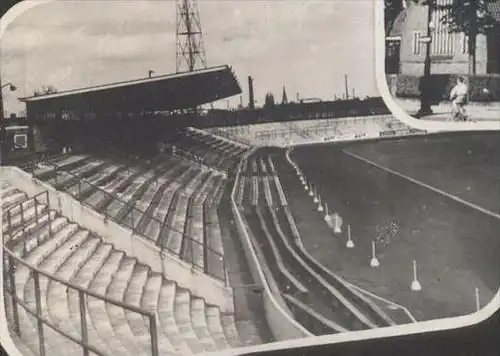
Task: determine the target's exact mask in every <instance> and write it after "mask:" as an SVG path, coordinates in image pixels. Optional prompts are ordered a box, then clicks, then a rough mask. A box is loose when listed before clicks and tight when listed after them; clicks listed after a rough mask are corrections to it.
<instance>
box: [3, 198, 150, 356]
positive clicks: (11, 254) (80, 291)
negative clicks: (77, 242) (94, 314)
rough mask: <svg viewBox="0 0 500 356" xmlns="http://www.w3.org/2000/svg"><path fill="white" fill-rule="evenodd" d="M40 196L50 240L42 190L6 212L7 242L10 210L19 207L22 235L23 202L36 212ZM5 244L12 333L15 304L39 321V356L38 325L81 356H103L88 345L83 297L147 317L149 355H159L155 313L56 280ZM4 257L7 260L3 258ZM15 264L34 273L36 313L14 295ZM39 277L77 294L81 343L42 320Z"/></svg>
mask: <svg viewBox="0 0 500 356" xmlns="http://www.w3.org/2000/svg"><path fill="white" fill-rule="evenodd" d="M42 195H45V196H46V199H47V206H48V208H49V209H48V212H47V213H46V214H47V215H48V219H49V222H48V224H49V238H50V237H52V234H53V232H52V229H50V224H51V223H52V219H51V217H50V216H51V211H50V200H49V199H50V196H49V193H48V191H44V192H41V193H39V194H37V195H35V196H33V197H29V198H27V199H24V200H23V201H21V202H18V203H16V204H14V205H13V206H11V207H9V208H8V209H7V213H8V216H9V220H8V227H7V230H6V232H5V233H4V234H3V235H8V236H9V241H11V240H12V238H13V236H12V232H13V230H15V229H13V228H12V226H11V220H10V212H11V211H12V210H13V209H16V208H17V207H21V220H22V221H21V224H22V226H23V232H24V223H25V222H24V216H23V214H22V206H23V204H25V203H26V202H28V201H31V200H33V201H34V202H35V209H36V204H37V198H38V197H40V196H42ZM36 216H37V220H38V218H39V217H38V214H37V215H36ZM25 239H26V235H25V234H24V233H23V234H22V235H21V237H20V238H18V239H16V240H18V241H19V240H23V242H22V243H24V246H25V247H26V241H25ZM5 242H6V240H5V237H4V238H3V239H2V244H3V253H4V261H5V260H8V266H9V269H8V270H7V269H4V274H3V278H7V276H8V277H9V278H10V283H8V285H9V287H8V288H5V291H6V292H7V293H9V294H10V296H11V298H12V310H13V315H14V323H15V325H14V326H15V328H14V330H16V331H17V332H18V333H19V332H20V323H19V315H18V311H17V305H20V306H21V307H22V308H23V309H24V310H25V311H26V312H28V313H29V314H32V315H33V316H34V317H35V318H36V319H37V320H38V339H39V347H40V354H41V356H44V355H45V341H44V339H43V328H42V326H41V324H40V323H43V324H46V325H48V326H49V327H50V328H52V329H53V330H54V331H56V332H57V333H59V334H61V335H63V336H64V337H66V338H67V339H69V340H71V341H73V342H74V343H76V344H79V345H80V346H82V347H83V350H84V355H88V353H89V350H90V351H92V352H94V353H96V354H98V355H100V356H104V355H105V353H103V352H101V351H100V350H98V349H96V348H95V347H94V346H92V345H90V344H89V343H88V336H87V328H88V326H87V324H86V316H85V315H86V310H85V297H88V296H90V297H93V298H96V299H99V300H102V301H104V302H105V303H109V304H112V305H114V306H117V307H120V308H122V309H125V310H129V311H131V312H134V313H138V314H140V315H142V316H143V317H148V318H149V322H150V337H151V353H152V356H158V354H159V352H158V335H157V333H158V331H157V327H156V314H155V313H154V312H150V311H149V310H147V309H144V308H141V307H136V306H134V305H129V304H127V303H124V302H122V301H119V300H117V299H114V298H109V297H108V296H106V295H101V294H99V293H95V292H92V291H91V290H88V289H85V288H82V287H80V286H78V285H75V284H73V283H71V282H69V281H66V280H63V279H61V278H59V277H58V276H56V275H55V274H52V273H49V272H46V271H43V270H42V269H40V268H38V267H36V266H34V265H32V264H30V263H28V262H26V261H24V259H23V258H22V257H18V256H16V254H15V253H14V252H13V251H11V250H10V248H9V247H7V246H6V244H5ZM38 243H39V241H38ZM24 252H26V250H24ZM5 256H6V257H7V258H5ZM14 261H17V263H20V264H22V265H24V266H25V267H26V268H28V270H29V273H30V275H31V274H33V278H34V283H35V302H36V310H35V311H33V310H31V308H29V307H28V306H27V305H26V304H25V303H24V300H23V301H22V298H20V297H19V296H18V295H17V292H16V288H17V287H16V281H15V278H16V274H15V272H13V269H14V268H16V266H15V262H14ZM4 268H5V266H4ZM40 275H42V276H45V277H46V278H48V279H49V280H50V281H55V282H58V283H60V284H62V285H64V286H66V287H67V288H71V289H73V290H75V291H77V292H78V298H79V304H80V323H81V324H82V325H81V327H82V340H79V339H77V338H75V337H73V336H72V335H69V334H67V333H66V332H64V331H63V330H60V329H59V328H58V327H57V326H55V325H53V324H52V323H51V322H50V321H48V320H47V318H46V317H44V316H43V315H42V314H41V310H40V298H41V297H40V289H39V288H40V285H39V283H40V282H39V278H40ZM5 284H6V281H5V282H4V286H5Z"/></svg>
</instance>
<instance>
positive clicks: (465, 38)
mask: <svg viewBox="0 0 500 356" xmlns="http://www.w3.org/2000/svg"><path fill="white" fill-rule="evenodd" d="M460 42H461V44H462V46H461V47H462V53H463V54H465V53H468V52H469V36H467V35H466V34H465V33H461V34H460Z"/></svg>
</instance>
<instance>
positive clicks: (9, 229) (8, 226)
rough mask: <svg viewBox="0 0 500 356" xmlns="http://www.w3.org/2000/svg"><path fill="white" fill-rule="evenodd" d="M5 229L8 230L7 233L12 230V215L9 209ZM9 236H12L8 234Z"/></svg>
mask: <svg viewBox="0 0 500 356" xmlns="http://www.w3.org/2000/svg"><path fill="white" fill-rule="evenodd" d="M7 224H8V225H7V231H8V232H9V234H10V233H11V232H12V231H11V229H12V216H11V213H10V210H8V211H7ZM10 238H12V236H10Z"/></svg>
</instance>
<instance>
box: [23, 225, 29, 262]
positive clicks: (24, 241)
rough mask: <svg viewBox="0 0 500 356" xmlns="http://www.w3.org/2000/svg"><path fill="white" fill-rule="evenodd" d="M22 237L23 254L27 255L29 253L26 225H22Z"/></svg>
mask: <svg viewBox="0 0 500 356" xmlns="http://www.w3.org/2000/svg"><path fill="white" fill-rule="evenodd" d="M22 239H23V256H26V254H27V253H28V248H27V247H26V229H25V228H24V225H23V226H22Z"/></svg>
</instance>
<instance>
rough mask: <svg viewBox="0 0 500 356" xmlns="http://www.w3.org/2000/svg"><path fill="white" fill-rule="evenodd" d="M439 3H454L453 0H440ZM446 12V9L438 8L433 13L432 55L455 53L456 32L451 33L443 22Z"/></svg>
mask: <svg viewBox="0 0 500 356" xmlns="http://www.w3.org/2000/svg"><path fill="white" fill-rule="evenodd" d="M437 3H438V4H439V5H452V3H453V0H438V1H437ZM445 14H446V10H444V9H436V10H434V11H433V13H432V19H431V27H432V34H431V37H432V42H431V54H432V55H438V56H439V55H441V56H442V55H444V56H450V55H453V53H454V51H455V49H454V47H455V46H454V43H455V39H456V37H455V34H454V33H451V32H450V30H449V28H448V25H446V24H445V23H443V21H442V20H443V17H444V16H445Z"/></svg>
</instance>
